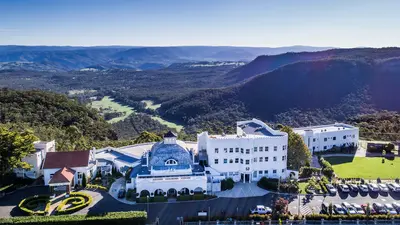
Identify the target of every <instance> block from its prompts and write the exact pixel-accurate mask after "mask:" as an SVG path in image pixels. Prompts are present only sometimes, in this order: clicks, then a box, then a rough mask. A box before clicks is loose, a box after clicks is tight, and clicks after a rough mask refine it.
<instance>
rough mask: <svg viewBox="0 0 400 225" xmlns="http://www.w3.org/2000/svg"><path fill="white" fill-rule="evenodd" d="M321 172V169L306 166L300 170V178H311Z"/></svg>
mask: <svg viewBox="0 0 400 225" xmlns="http://www.w3.org/2000/svg"><path fill="white" fill-rule="evenodd" d="M320 171H321V169H320V168H315V167H306V166H304V167H301V168H300V177H311V176H312V175H313V173H319V172H320Z"/></svg>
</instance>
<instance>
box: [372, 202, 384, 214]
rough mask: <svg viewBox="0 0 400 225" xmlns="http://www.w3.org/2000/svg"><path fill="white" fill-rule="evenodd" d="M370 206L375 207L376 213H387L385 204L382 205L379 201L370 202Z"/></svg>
mask: <svg viewBox="0 0 400 225" xmlns="http://www.w3.org/2000/svg"><path fill="white" fill-rule="evenodd" d="M372 207H373V208H374V209H375V212H376V213H378V214H387V213H388V211H387V210H386V208H385V206H383V205H382V204H381V203H374V204H372Z"/></svg>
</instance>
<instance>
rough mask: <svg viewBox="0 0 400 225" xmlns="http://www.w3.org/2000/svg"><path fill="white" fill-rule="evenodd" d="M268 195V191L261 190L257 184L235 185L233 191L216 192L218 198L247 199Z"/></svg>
mask: <svg viewBox="0 0 400 225" xmlns="http://www.w3.org/2000/svg"><path fill="white" fill-rule="evenodd" d="M266 194H268V191H266V190H264V189H262V188H259V187H258V186H257V183H254V182H253V183H235V185H234V187H233V188H232V189H231V190H226V191H220V192H216V193H215V195H216V196H218V197H227V198H245V197H255V196H263V195H266Z"/></svg>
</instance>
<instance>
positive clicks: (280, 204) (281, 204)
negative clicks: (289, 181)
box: [274, 198, 289, 214]
mask: <svg viewBox="0 0 400 225" xmlns="http://www.w3.org/2000/svg"><path fill="white" fill-rule="evenodd" d="M288 205H289V202H288V200H286V199H284V198H278V200H276V202H275V207H274V209H275V213H277V214H285V213H287V207H288Z"/></svg>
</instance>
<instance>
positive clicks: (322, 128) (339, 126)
mask: <svg viewBox="0 0 400 225" xmlns="http://www.w3.org/2000/svg"><path fill="white" fill-rule="evenodd" d="M352 129H357V128H356V127H354V126H352V125H348V124H344V123H335V124H327V125H319V126H309V127H299V128H294V129H293V130H294V131H295V132H296V133H304V132H305V131H312V132H313V133H325V132H335V131H340V130H352Z"/></svg>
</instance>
